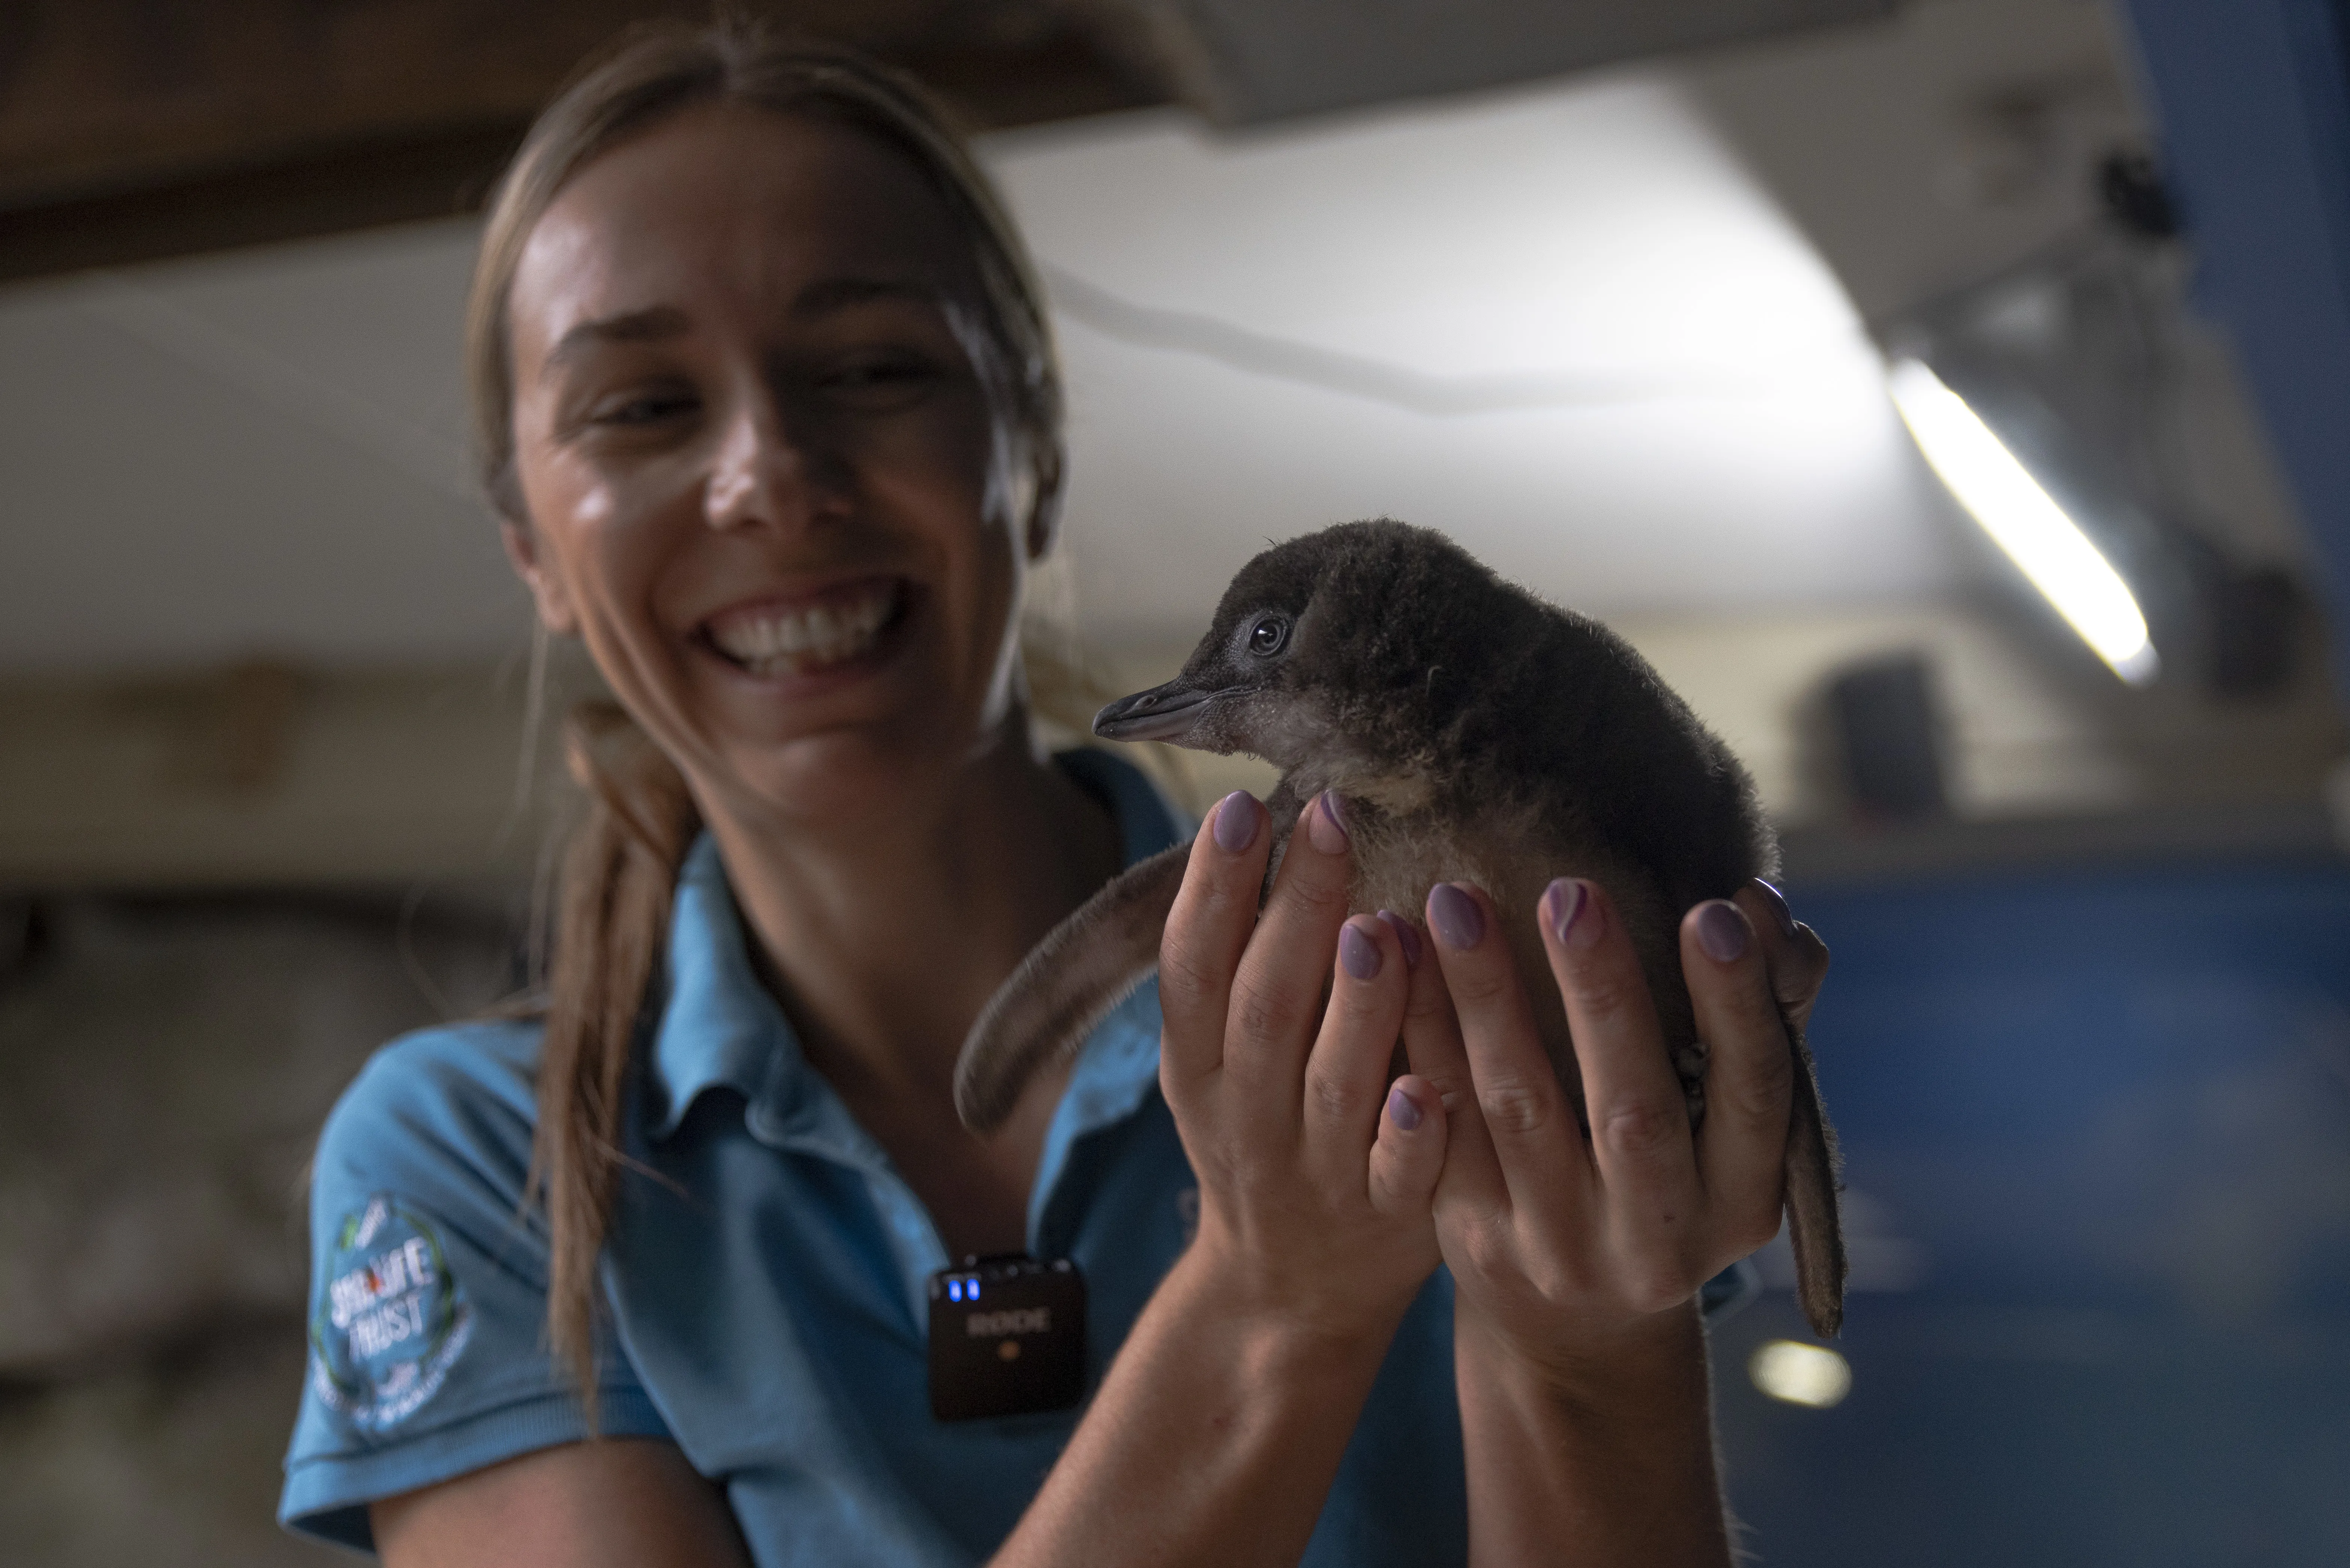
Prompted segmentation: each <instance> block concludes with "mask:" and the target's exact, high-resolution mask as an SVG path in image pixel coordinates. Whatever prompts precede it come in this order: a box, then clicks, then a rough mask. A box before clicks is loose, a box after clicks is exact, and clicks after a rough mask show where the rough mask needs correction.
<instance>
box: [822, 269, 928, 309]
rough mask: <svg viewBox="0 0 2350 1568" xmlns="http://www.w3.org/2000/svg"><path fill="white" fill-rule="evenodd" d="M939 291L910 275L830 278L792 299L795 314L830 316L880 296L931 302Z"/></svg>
mask: <svg viewBox="0 0 2350 1568" xmlns="http://www.w3.org/2000/svg"><path fill="white" fill-rule="evenodd" d="M939 294H940V290H939V288H938V286H937V285H935V284H928V283H916V282H914V281H912V280H911V279H908V278H887V277H830V278H824V279H821V280H819V281H818V282H816V283H812V284H810V285H808V286H806V288H804V289H802V290H800V292H799V295H798V296H797V297H796V298H795V299H794V300H793V301H792V314H793V315H795V316H800V317H809V316H826V315H829V314H830V313H831V312H833V311H836V310H846V309H847V308H848V307H850V306H858V305H865V304H868V303H870V302H871V301H873V300H877V299H910V300H914V301H917V302H919V303H920V304H923V305H931V304H935V303H936V302H937V300H938V297H939Z"/></svg>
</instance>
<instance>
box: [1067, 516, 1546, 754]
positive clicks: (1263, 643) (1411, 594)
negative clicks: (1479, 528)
mask: <svg viewBox="0 0 2350 1568" xmlns="http://www.w3.org/2000/svg"><path fill="white" fill-rule="evenodd" d="M1496 591H1503V592H1505V590H1501V588H1500V585H1499V583H1498V582H1497V581H1496V580H1495V579H1494V577H1493V576H1492V574H1491V573H1490V572H1488V571H1487V570H1486V569H1485V568H1484V567H1483V566H1480V565H1479V564H1478V563H1477V562H1476V560H1475V559H1473V558H1472V557H1471V556H1470V555H1469V554H1468V553H1467V552H1466V551H1464V550H1462V549H1461V547H1460V546H1459V545H1455V544H1453V543H1452V542H1451V540H1449V539H1447V538H1445V537H1444V536H1443V535H1440V534H1437V533H1434V532H1432V531H1430V530H1429V529H1425V528H1414V527H1411V526H1409V525H1408V524H1402V523H1396V522H1390V521H1387V520H1384V519H1382V520H1380V521H1378V522H1371V523H1345V524H1338V525H1337V526H1336V527H1332V528H1325V529H1322V530H1320V531H1319V532H1317V533H1313V534H1308V535H1303V536H1302V537H1299V538H1296V539H1292V540H1289V541H1287V542H1286V543H1284V544H1281V545H1274V547H1273V548H1272V549H1270V550H1267V551H1265V552H1264V553H1263V555H1260V556H1257V557H1256V558H1255V559H1253V560H1252V561H1250V562H1249V563H1248V565H1246V566H1243V567H1242V568H1241V570H1240V573H1239V575H1238V576H1235V577H1233V579H1232V586H1231V587H1228V588H1227V589H1225V590H1224V597H1223V601H1222V604H1220V605H1219V606H1218V607H1217V609H1216V617H1215V620H1214V623H1213V624H1212V625H1211V626H1210V627H1209V628H1208V633H1207V635H1206V636H1205V637H1203V638H1201V639H1200V644H1199V646H1198V647H1197V648H1195V649H1192V652H1191V658H1190V659H1187V660H1185V662H1184V665H1183V670H1182V673H1181V674H1180V675H1178V676H1177V677H1176V678H1175V679H1174V680H1170V681H1168V682H1167V683H1166V684H1165V685H1163V686H1154V687H1152V688H1150V690H1149V691H1138V692H1136V693H1134V694H1133V695H1132V696H1129V697H1124V698H1121V699H1119V700H1118V701H1116V702H1113V703H1111V704H1110V705H1109V706H1108V707H1107V708H1104V709H1103V710H1102V711H1100V713H1098V714H1097V715H1096V716H1095V719H1094V733H1095V734H1097V735H1099V736H1101V737H1103V738H1104V739H1106V740H1113V741H1163V742H1168V743H1170V744H1173V745H1179V746H1185V747H1189V748H1191V749H1192V750H1196V751H1208V752H1222V753H1232V752H1245V753H1250V754H1252V755H1254V756H1259V757H1263V758H1264V759H1265V760H1266V761H1267V762H1270V763H1273V764H1274V766H1276V767H1280V768H1283V769H1289V768H1295V767H1297V766H1299V765H1301V764H1303V763H1310V762H1313V761H1315V760H1317V759H1319V758H1326V757H1328V756H1329V753H1331V751H1332V749H1333V748H1334V747H1341V746H1343V747H1344V748H1345V749H1346V750H1347V751H1348V752H1350V753H1357V754H1361V753H1366V752H1370V751H1378V750H1398V751H1399V752H1401V753H1410V752H1412V751H1414V750H1416V749H1420V748H1421V745H1422V743H1423V742H1424V737H1423V736H1420V735H1419V734H1417V733H1416V732H1419V731H1424V730H1426V729H1428V728H1430V726H1431V725H1432V724H1434V723H1436V722H1440V714H1439V711H1438V710H1439V709H1440V692H1441V691H1442V689H1443V688H1445V687H1447V686H1451V685H1452V684H1453V683H1454V682H1455V681H1456V680H1460V679H1464V678H1471V677H1472V676H1473V673H1474V670H1473V669H1472V668H1471V667H1472V665H1474V664H1475V663H1477V662H1479V661H1481V660H1482V659H1484V658H1486V657H1488V655H1487V654H1486V653H1485V652H1484V646H1485V639H1482V638H1481V637H1479V636H1478V635H1476V628H1478V626H1479V621H1480V613H1479V612H1480V601H1481V600H1485V599H1487V598H1489V597H1491V596H1492V595H1493V594H1494V593H1495V592H1496Z"/></svg>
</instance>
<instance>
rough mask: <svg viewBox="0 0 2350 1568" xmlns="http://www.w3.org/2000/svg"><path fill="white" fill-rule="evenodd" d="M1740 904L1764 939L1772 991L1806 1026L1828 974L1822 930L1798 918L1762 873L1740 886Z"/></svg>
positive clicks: (1756, 932)
mask: <svg viewBox="0 0 2350 1568" xmlns="http://www.w3.org/2000/svg"><path fill="white" fill-rule="evenodd" d="M1737 903H1738V907H1739V908H1740V909H1743V910H1744V911H1745V912H1746V919H1747V920H1748V922H1749V923H1750V924H1752V926H1753V928H1754V931H1755V934H1756V935H1757V936H1759V937H1761V938H1762V939H1763V961H1764V962H1765V963H1767V964H1768V965H1769V967H1770V971H1771V989H1772V993H1773V995H1775V996H1776V997H1778V999H1779V1005H1780V1006H1782V1007H1783V1008H1785V1009H1786V1010H1787V1016H1788V1017H1789V1018H1791V1019H1793V1020H1794V1023H1795V1026H1796V1027H1797V1028H1799V1029H1800V1028H1802V1027H1803V1026H1804V1024H1805V1023H1809V1022H1810V1021H1811V1016H1812V1002H1813V1001H1814V999H1816V998H1817V997H1818V995H1819V994H1820V983H1821V981H1825V979H1826V978H1827V973H1828V949H1827V944H1826V943H1825V942H1824V941H1822V940H1820V938H1819V933H1818V932H1816V931H1814V930H1813V929H1812V928H1811V927H1809V926H1806V925H1804V924H1803V923H1802V922H1800V921H1798V920H1797V919H1795V912H1794V910H1793V909H1789V908H1788V907H1787V900H1786V898H1784V897H1783V896H1782V895H1781V893H1780V892H1779V889H1778V888H1773V886H1771V884H1770V883H1768V882H1765V881H1764V880H1763V878H1761V877H1755V878H1754V879H1753V880H1752V881H1751V882H1749V883H1747V884H1746V886H1745V887H1743V888H1740V889H1739V890H1738V898H1737Z"/></svg>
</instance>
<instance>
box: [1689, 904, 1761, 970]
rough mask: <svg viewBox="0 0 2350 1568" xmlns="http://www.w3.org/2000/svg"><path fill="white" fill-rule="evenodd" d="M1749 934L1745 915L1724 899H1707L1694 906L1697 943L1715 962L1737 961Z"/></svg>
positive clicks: (1744, 948)
mask: <svg viewBox="0 0 2350 1568" xmlns="http://www.w3.org/2000/svg"><path fill="white" fill-rule="evenodd" d="M1752 934H1753V932H1752V929H1751V928H1749V927H1748V925H1747V924H1746V917H1745V916H1744V915H1742V914H1741V913H1740V912H1739V909H1738V906H1737V905H1735V904H1733V903H1731V902H1730V900H1728V899H1727V898H1713V899H1710V900H1708V901H1707V902H1705V903H1702V904H1700V905H1699V906H1698V907H1697V945H1698V946H1699V947H1700V948H1703V949H1704V950H1705V956H1706V957H1708V958H1710V959H1711V960H1712V961H1714V962H1716V963H1736V962H1737V961H1739V960H1740V959H1742V958H1744V957H1745V956H1746V943H1747V940H1748V939H1749V938H1751V937H1752Z"/></svg>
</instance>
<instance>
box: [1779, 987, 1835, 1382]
mask: <svg viewBox="0 0 2350 1568" xmlns="http://www.w3.org/2000/svg"><path fill="white" fill-rule="evenodd" d="M1787 1046H1788V1049H1789V1050H1791V1051H1792V1052H1794V1057H1795V1074H1794V1079H1795V1082H1794V1105H1793V1106H1791V1107H1790V1111H1789V1116H1788V1122H1787V1242H1788V1245H1789V1247H1790V1248H1791V1249H1793V1251H1794V1255H1795V1299H1796V1302H1797V1303H1798V1304H1800V1305H1801V1306H1802V1307H1803V1309H1804V1317H1805V1318H1806V1319H1807V1320H1809V1322H1810V1323H1811V1325H1812V1332H1813V1333H1814V1334H1818V1335H1819V1336H1820V1337H1821V1338H1822V1339H1833V1338H1835V1334H1836V1331H1837V1330H1838V1329H1840V1328H1842V1327H1843V1326H1844V1282H1845V1272H1846V1260H1845V1249H1844V1220H1843V1218H1842V1216H1841V1215H1840V1214H1839V1213H1838V1211H1837V1210H1838V1204H1837V1200H1836V1188H1837V1180H1838V1177H1839V1175H1840V1172H1839V1170H1838V1165H1839V1161H1838V1158H1837V1154H1836V1146H1835V1128H1833V1127H1829V1126H1828V1118H1827V1113H1826V1112H1825V1111H1824V1110H1822V1109H1821V1107H1820V1085H1819V1078H1818V1076H1817V1075H1816V1074H1815V1073H1814V1069H1813V1066H1812V1048H1811V1046H1810V1045H1809V1044H1806V1043H1805V1041H1804V1031H1803V1028H1802V1026H1801V1025H1799V1024H1797V1023H1795V1021H1794V1019H1792V1018H1790V1019H1788V1020H1787Z"/></svg>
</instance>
